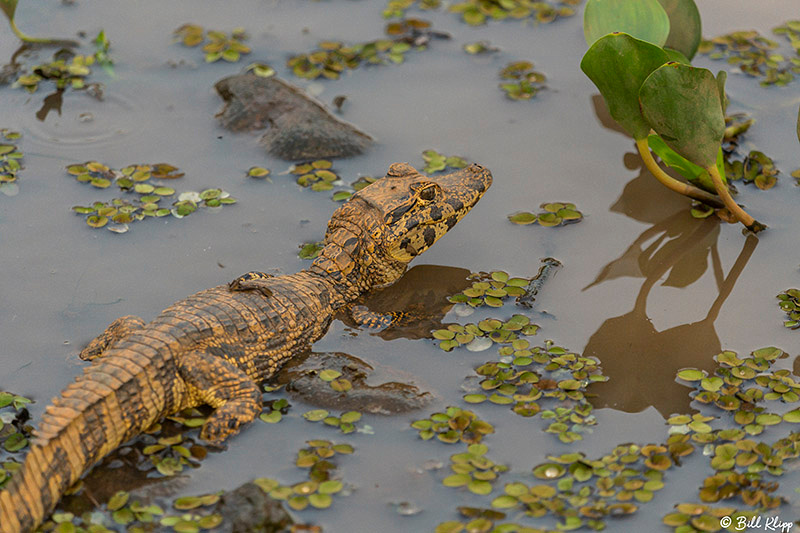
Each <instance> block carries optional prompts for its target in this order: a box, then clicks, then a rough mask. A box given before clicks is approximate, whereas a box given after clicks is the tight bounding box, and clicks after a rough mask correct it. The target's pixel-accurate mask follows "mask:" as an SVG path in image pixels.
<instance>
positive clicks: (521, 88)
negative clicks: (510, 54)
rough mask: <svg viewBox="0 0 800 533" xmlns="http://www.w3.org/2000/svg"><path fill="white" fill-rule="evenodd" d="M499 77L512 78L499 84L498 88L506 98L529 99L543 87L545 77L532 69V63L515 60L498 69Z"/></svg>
mask: <svg viewBox="0 0 800 533" xmlns="http://www.w3.org/2000/svg"><path fill="white" fill-rule="evenodd" d="M500 79H502V80H513V81H510V82H503V83H501V84H500V88H501V89H502V90H503V92H505V93H506V96H507V97H508V98H510V99H511V100H530V99H531V98H533V97H534V96H536V93H538V92H539V91H540V90H541V89H542V88H544V82H545V80H546V79H547V78H545V75H544V74H542V73H541V72H537V71H535V70H533V63H531V62H530V61H516V62H513V63H509V64H508V65H506V66H505V67H504V68H503V69H502V70H501V71H500Z"/></svg>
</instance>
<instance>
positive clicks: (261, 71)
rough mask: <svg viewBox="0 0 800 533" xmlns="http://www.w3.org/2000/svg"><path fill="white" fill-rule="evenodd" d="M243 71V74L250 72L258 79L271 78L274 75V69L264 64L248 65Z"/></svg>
mask: <svg viewBox="0 0 800 533" xmlns="http://www.w3.org/2000/svg"><path fill="white" fill-rule="evenodd" d="M244 70H245V72H252V73H253V74H255V75H256V76H258V77H259V78H271V77H272V76H274V75H275V69H274V68H272V67H271V66H269V65H267V64H266V63H250V64H249V65H247V68H245V69H244Z"/></svg>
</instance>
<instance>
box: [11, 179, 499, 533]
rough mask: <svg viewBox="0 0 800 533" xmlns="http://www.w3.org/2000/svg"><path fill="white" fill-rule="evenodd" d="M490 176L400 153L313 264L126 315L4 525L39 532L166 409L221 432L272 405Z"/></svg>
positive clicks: (52, 420) (63, 403) (341, 214)
mask: <svg viewBox="0 0 800 533" xmlns="http://www.w3.org/2000/svg"><path fill="white" fill-rule="evenodd" d="M491 181H492V178H491V174H490V173H489V171H488V170H486V169H484V168H483V167H480V166H478V165H472V166H470V167H468V168H466V169H463V170H461V171H459V172H455V173H453V174H449V175H447V176H442V177H437V178H428V177H425V176H422V175H420V174H419V173H418V172H417V171H416V170H414V169H413V168H412V167H410V166H409V165H407V164H404V163H396V164H394V165H392V166H391V167H390V168H389V171H388V173H387V175H386V177H385V178H383V179H380V180H378V181H376V182H375V183H374V184H372V185H370V186H369V187H366V188H364V189H362V190H361V191H359V192H358V193H356V194H354V195H353V197H352V198H351V199H350V200H348V202H347V203H345V204H344V205H343V206H341V207H340V208H339V209H337V210H336V212H335V213H334V214H333V216H332V218H331V221H330V222H329V224H328V230H327V232H326V235H325V246H324V248H323V249H322V251H321V252H320V255H319V257H317V259H315V260H314V262H313V264H312V265H311V267H310V268H309V269H307V270H304V271H302V272H299V273H297V274H290V275H284V276H269V275H267V274H262V273H258V272H252V273H248V274H245V275H244V276H241V277H239V278H237V279H236V280H234V281H232V282H231V283H230V284H228V285H221V286H218V287H214V288H211V289H208V290H205V291H202V292H199V293H197V294H194V295H192V296H190V297H188V298H186V299H185V300H182V301H180V302H177V303H175V304H173V305H172V306H170V307H168V308H167V309H165V310H164V311H163V312H162V313H161V314H160V315H159V316H158V317H156V318H155V320H153V321H152V322H150V323H145V322H144V321H143V320H142V319H140V318H137V317H123V318H120V319H118V320H116V321H115V322H114V323H112V324H111V325H110V326H109V327H108V328H107V329H106V331H105V332H104V333H103V334H102V335H100V336H99V337H98V338H97V339H95V340H94V341H92V342H91V343H90V344H89V346H88V347H87V348H86V349H85V350H84V351H83V352H82V353H81V357H82V358H84V359H92V360H93V362H92V364H91V365H90V366H89V367H88V368H86V370H85V371H84V373H83V374H82V375H81V376H79V377H78V378H77V379H76V380H75V382H74V383H72V384H71V385H70V386H68V387H67V388H66V389H65V390H64V391H63V392H62V393H61V396H60V397H58V398H55V399H54V400H53V404H52V405H50V406H48V408H47V409H46V411H45V414H44V415H43V417H42V420H41V423H40V424H39V429H38V431H37V438H36V441H35V442H34V444H33V445H32V447H31V449H30V451H29V452H28V454H27V456H26V458H25V462H24V463H23V465H22V467H21V468H20V469H19V470H18V471H17V472H16V473H15V474H14V476H13V478H12V479H11V481H10V482H9V483H8V485H7V487H6V489H5V490H3V491H2V492H0V532H2V533H20V532H28V531H31V530H33V529H34V528H35V527H36V526H37V525H38V524H40V523H41V522H42V521H43V520H44V519H45V518H46V517H47V516H48V515H49V514H50V512H51V511H52V510H53V508H54V507H55V506H56V504H57V503H58V500H59V498H60V497H61V495H62V494H63V492H64V491H65V490H66V489H67V488H68V487H69V486H70V485H72V484H73V483H75V482H76V481H77V480H78V479H79V478H80V476H81V475H82V474H83V473H84V472H85V471H86V470H88V469H89V468H90V467H91V466H92V465H93V464H94V463H95V462H97V461H98V460H99V459H101V458H102V457H103V456H105V455H106V454H107V453H109V452H110V451H111V450H113V449H115V448H116V447H118V446H119V445H120V444H122V443H123V442H125V441H127V440H129V439H131V438H133V437H134V436H136V435H137V434H139V433H140V432H142V431H143V430H144V429H147V428H148V427H149V426H151V425H152V424H154V423H155V422H157V421H158V420H159V419H161V418H162V417H164V416H165V415H169V414H172V413H175V412H177V411H179V410H181V409H184V408H187V407H193V406H198V405H202V404H208V405H210V406H211V407H214V408H215V411H214V412H213V414H212V415H211V416H210V417H209V419H208V420H207V422H206V423H205V425H204V426H203V428H202V430H201V433H200V436H201V437H202V438H203V439H205V440H207V441H209V442H212V443H217V444H218V443H221V442H222V441H224V440H225V439H226V438H227V437H229V436H231V435H233V434H235V433H236V432H237V431H238V430H239V428H240V427H241V426H242V425H243V424H246V423H248V422H250V421H252V420H253V419H254V418H255V417H257V416H258V414H259V413H260V412H261V390H260V385H259V384H260V382H261V381H263V380H264V379H266V378H268V377H270V376H271V375H272V374H273V373H275V371H276V370H277V369H278V368H279V367H280V366H281V364H282V363H283V362H285V361H286V360H288V359H290V358H291V357H293V356H295V355H297V354H299V353H301V352H304V351H306V350H308V348H309V347H310V345H311V343H313V342H314V341H316V340H317V339H319V338H320V337H322V336H323V335H324V334H325V332H326V330H327V329H328V326H329V324H330V322H331V320H332V319H333V316H334V313H335V311H336V310H337V309H339V308H341V307H343V306H345V305H347V304H348V303H350V302H352V301H353V300H355V299H356V298H358V296H360V295H361V294H363V293H364V292H366V291H369V290H370V289H371V288H372V287H376V286H380V285H385V284H387V283H392V282H394V281H396V280H397V279H398V278H399V277H400V276H401V275H402V274H403V272H405V269H406V266H407V264H408V263H409V262H410V261H411V260H412V259H413V258H414V257H416V256H417V255H419V254H420V253H422V252H424V251H425V250H426V249H427V248H429V247H430V246H431V245H432V244H433V243H434V242H435V241H436V240H437V239H438V238H439V237H441V236H442V235H444V234H445V233H446V232H447V231H448V230H449V229H450V228H452V227H453V226H454V225H455V223H456V222H458V220H460V219H461V218H462V217H463V216H464V215H465V214H466V213H467V212H468V211H469V210H470V209H471V208H472V207H473V206H474V205H475V203H476V202H477V201H478V200H479V199H480V198H481V196H482V195H483V193H484V192H485V191H486V189H488V187H489V186H490V184H491Z"/></svg>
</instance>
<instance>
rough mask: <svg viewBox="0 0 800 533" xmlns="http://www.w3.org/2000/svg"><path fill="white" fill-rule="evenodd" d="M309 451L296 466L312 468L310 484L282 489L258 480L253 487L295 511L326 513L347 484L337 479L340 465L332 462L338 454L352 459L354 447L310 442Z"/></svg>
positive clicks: (300, 455)
mask: <svg viewBox="0 0 800 533" xmlns="http://www.w3.org/2000/svg"><path fill="white" fill-rule="evenodd" d="M307 444H308V445H309V447H308V448H303V449H301V450H300V451H298V452H297V461H296V462H295V464H296V465H297V466H298V467H299V468H308V469H309V472H308V481H303V482H300V483H296V484H294V485H291V486H289V485H281V484H280V482H278V481H277V480H275V479H270V478H258V479H255V480H253V483H255V484H256V485H258V486H259V487H260V488H261V490H263V491H264V492H265V493H266V494H268V495H269V496H270V497H271V498H274V499H276V500H281V501H286V503H287V504H288V505H289V507H291V508H292V509H294V510H295V511H302V510H303V509H305V508H306V507H308V506H309V504H310V505H311V507H313V508H315V509H326V508H328V507H330V506H331V504H332V503H333V498H332V496H333V495H334V494H337V493H339V492H340V491H341V490H342V489H343V488H344V484H343V483H342V482H341V481H340V480H338V479H335V478H334V477H333V475H334V474H335V472H336V465H335V464H333V463H332V462H330V461H329V460H328V459H331V458H332V457H334V456H335V455H336V454H337V453H338V454H342V455H349V454H352V453H353V451H354V450H353V447H352V446H350V445H349V444H333V443H331V442H330V441H327V440H310V441H307Z"/></svg>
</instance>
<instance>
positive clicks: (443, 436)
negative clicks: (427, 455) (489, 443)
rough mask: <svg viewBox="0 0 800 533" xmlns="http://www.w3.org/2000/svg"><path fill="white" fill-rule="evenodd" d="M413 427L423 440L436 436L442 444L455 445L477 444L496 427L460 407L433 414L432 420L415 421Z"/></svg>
mask: <svg viewBox="0 0 800 533" xmlns="http://www.w3.org/2000/svg"><path fill="white" fill-rule="evenodd" d="M411 427H412V428H414V429H416V430H419V436H420V438H421V439H422V440H430V439H432V438H433V437H434V436H435V437H436V438H437V439H439V440H440V441H441V442H444V443H447V444H454V443H456V442H458V441H461V442H465V443H467V444H477V443H479V442H480V441H481V440H483V437H484V436H485V435H489V434H492V433H494V426H492V425H491V424H490V423H488V422H486V421H484V420H481V419H480V418H478V416H477V415H476V414H475V413H473V412H472V411H466V410H464V409H461V408H459V407H448V408H447V409H445V411H444V412H443V413H433V414H432V415H431V416H430V418H424V419H422V420H415V421H414V422H412V423H411Z"/></svg>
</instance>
